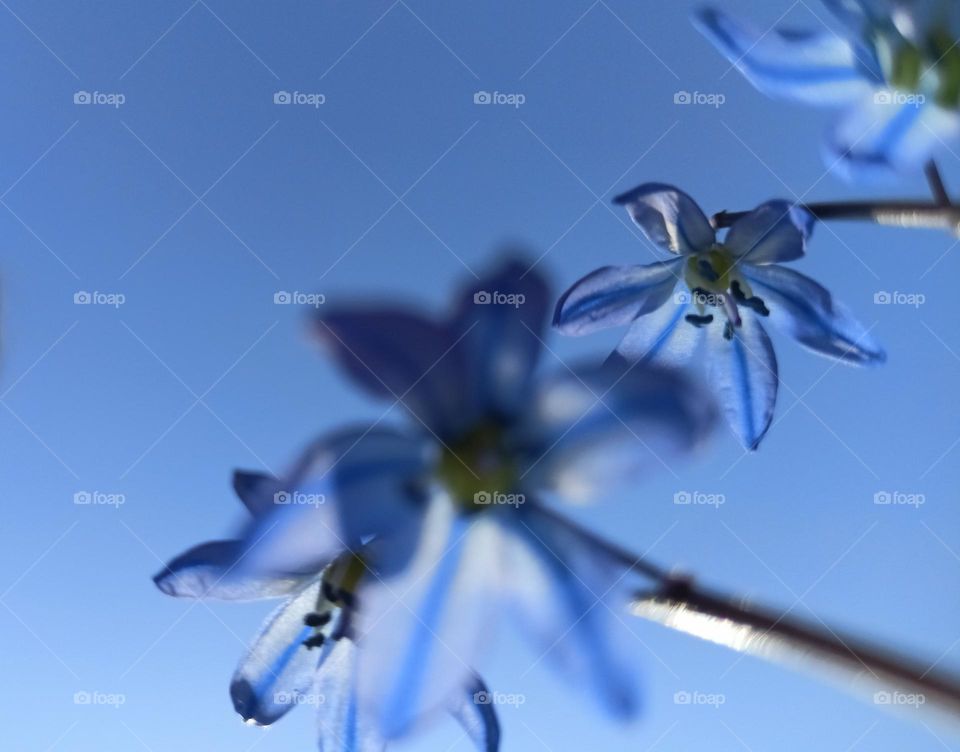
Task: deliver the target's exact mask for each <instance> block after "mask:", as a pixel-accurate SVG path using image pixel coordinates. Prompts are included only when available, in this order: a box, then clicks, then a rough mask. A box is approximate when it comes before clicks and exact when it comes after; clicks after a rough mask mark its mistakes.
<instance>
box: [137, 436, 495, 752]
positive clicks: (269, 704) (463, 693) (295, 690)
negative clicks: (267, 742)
mask: <svg viewBox="0 0 960 752" xmlns="http://www.w3.org/2000/svg"><path fill="white" fill-rule="evenodd" d="M334 443H336V442H334ZM234 488H235V489H236V491H237V494H238V495H239V496H240V498H241V499H242V500H243V502H244V504H245V505H246V506H247V508H248V510H249V511H250V512H251V513H252V514H253V515H254V518H255V520H256V519H257V518H260V517H263V516H264V515H269V514H271V513H272V512H273V510H274V507H275V505H278V504H279V505H282V504H290V503H305V502H304V500H303V499H299V498H298V499H294V498H292V497H289V496H285V494H286V493H287V492H285V491H283V490H281V485H280V483H279V481H278V480H276V479H275V478H272V477H270V476H265V475H260V474H257V473H242V472H238V473H236V474H235V476H234ZM319 501H320V500H319V499H311V501H310V503H319ZM257 527H258V526H257V523H256V522H254V523H253V524H252V525H251V528H257ZM244 545H245V544H244V542H243V541H241V540H223V541H212V542H209V543H204V544H201V545H199V546H196V547H194V548H192V549H190V550H189V551H187V552H185V553H183V554H181V555H180V556H178V557H177V558H176V559H174V560H173V561H171V562H170V563H169V564H168V565H167V566H166V567H165V568H164V570H163V571H162V572H160V573H159V574H158V575H157V576H156V577H155V578H154V581H155V582H156V584H157V586H158V587H159V588H160V589H161V590H162V591H163V592H165V593H167V594H168V595H174V596H180V597H191V598H199V597H204V598H217V599H224V600H250V599H259V598H272V597H285V598H286V601H285V602H284V603H283V604H282V605H281V606H280V607H279V608H277V610H276V611H274V613H273V614H271V615H270V617H269V618H268V619H267V621H266V622H265V623H264V626H263V628H262V629H261V631H260V634H259V635H258V636H257V638H256V640H254V642H253V644H252V646H251V647H250V649H249V650H248V652H247V654H246V655H245V656H244V658H243V660H242V661H241V662H240V665H239V666H238V667H237V671H236V673H235V674H234V677H233V680H232V681H231V683H230V697H231V699H232V700H233V706H234V708H235V709H236V711H237V713H239V714H240V716H241V717H242V718H243V720H244V721H246V722H247V723H251V724H255V725H258V726H268V725H270V724H272V723H274V722H275V721H277V720H279V719H280V718H282V717H283V716H284V715H285V714H286V713H287V712H288V711H290V710H291V709H292V708H294V707H296V706H298V705H308V706H311V707H314V708H315V711H316V714H317V722H318V727H319V740H320V749H321V750H330V752H341V750H343V751H348V752H379V751H380V750H383V748H384V747H385V745H386V742H385V740H384V738H383V737H382V735H381V734H380V733H378V731H377V730H376V728H375V725H374V723H373V722H371V721H370V720H369V719H368V718H367V717H366V716H365V715H364V713H363V712H362V711H361V709H360V707H359V703H358V699H357V688H356V677H357V672H356V666H357V647H356V630H355V628H354V622H355V620H356V595H355V588H356V582H357V578H358V577H360V576H362V574H363V569H364V565H363V560H362V558H361V557H362V556H363V554H362V550H363V549H360V552H358V553H356V554H355V553H352V552H349V551H348V552H345V553H344V554H342V555H340V556H339V557H337V558H336V559H334V560H333V562H332V563H330V564H328V565H327V566H326V567H324V568H323V569H322V570H321V571H320V572H319V573H315V574H313V575H312V576H309V575H299V574H298V575H296V576H292V577H279V578H269V577H257V576H254V577H231V572H230V567H232V566H236V565H237V563H238V561H239V559H238V556H240V555H241V554H240V552H241V551H242V550H243V548H244ZM371 546H375V543H374V544H371ZM459 689H460V691H459V692H456V693H454V694H452V695H450V697H449V698H448V700H447V702H446V709H447V710H448V711H449V712H450V713H451V714H452V715H453V716H454V717H455V718H456V719H457V720H458V721H459V722H460V724H461V726H462V727H463V729H464V730H465V731H466V733H467V734H468V735H469V736H470V738H471V739H472V740H473V741H474V743H475V744H476V746H477V749H479V750H480V751H481V752H496V750H497V749H498V746H499V741H500V726H499V723H498V721H497V716H496V711H495V709H494V707H493V705H492V704H490V703H489V702H486V701H484V698H486V697H489V696H491V695H490V693H489V691H488V690H487V687H486V685H485V684H484V683H483V681H482V680H481V679H480V677H479V676H476V675H475V674H471V675H470V676H467V677H465V679H464V682H463V683H462V685H461V686H460V688H459Z"/></svg>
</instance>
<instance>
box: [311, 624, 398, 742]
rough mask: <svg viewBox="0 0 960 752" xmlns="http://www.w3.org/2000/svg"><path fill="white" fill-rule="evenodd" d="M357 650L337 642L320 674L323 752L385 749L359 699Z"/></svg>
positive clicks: (319, 717) (343, 641) (345, 642)
mask: <svg viewBox="0 0 960 752" xmlns="http://www.w3.org/2000/svg"><path fill="white" fill-rule="evenodd" d="M356 673H357V648H356V646H355V645H354V643H353V642H351V641H350V640H348V639H341V640H338V641H337V642H336V643H335V644H334V645H333V648H332V650H331V652H330V655H329V656H328V657H327V659H326V660H325V661H324V663H323V665H322V666H321V667H320V670H319V672H318V675H317V682H316V694H317V698H318V700H322V701H321V702H320V703H319V705H318V708H317V726H318V732H319V742H320V752H380V751H381V750H383V749H384V748H385V746H386V742H385V741H384V740H383V737H382V736H380V734H378V733H377V731H376V729H375V727H374V725H373V723H372V722H371V720H370V718H369V717H368V716H367V715H366V714H365V713H364V712H363V710H362V708H361V706H360V702H359V698H358V697H357V688H356V680H357V676H356Z"/></svg>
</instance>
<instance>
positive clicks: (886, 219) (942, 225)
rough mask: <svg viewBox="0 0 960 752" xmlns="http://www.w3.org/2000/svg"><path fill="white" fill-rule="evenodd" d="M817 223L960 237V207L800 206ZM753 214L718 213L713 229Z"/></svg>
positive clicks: (878, 203) (870, 203)
mask: <svg viewBox="0 0 960 752" xmlns="http://www.w3.org/2000/svg"><path fill="white" fill-rule="evenodd" d="M799 206H801V207H803V208H804V209H806V210H807V211H808V212H810V213H811V214H812V215H813V216H814V217H816V218H817V219H819V220H821V221H823V222H826V221H829V220H866V221H869V222H876V223H877V224H878V225H888V226H891V227H909V228H914V227H922V228H928V229H933V230H946V231H947V232H949V233H951V234H953V235H957V236H960V206H957V205H950V206H943V205H941V204H939V203H933V202H930V201H836V202H829V201H828V202H820V203H812V204H799ZM749 213H750V212H745V211H742V212H728V211H722V212H717V213H716V214H714V215H713V224H714V227H716V228H717V229H720V228H722V227H730V225H732V224H733V223H734V222H736V221H737V220H738V219H740V218H741V217H745V216H746V215H747V214H749Z"/></svg>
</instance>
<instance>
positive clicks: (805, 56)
mask: <svg viewBox="0 0 960 752" xmlns="http://www.w3.org/2000/svg"><path fill="white" fill-rule="evenodd" d="M694 24H695V25H696V27H697V28H698V29H699V30H700V31H701V32H702V33H703V34H704V36H706V37H707V39H709V40H710V41H711V42H713V44H714V46H715V47H716V48H717V49H718V50H719V51H720V52H721V53H722V54H723V55H724V57H726V58H727V59H728V60H729V61H730V62H731V63H732V64H733V65H735V66H736V67H737V68H738V69H739V70H740V72H741V73H742V74H743V75H744V76H745V77H746V79H747V80H748V81H749V82H750V83H752V84H753V85H754V86H755V87H756V88H757V89H759V90H760V91H762V92H763V93H764V94H767V95H769V96H772V97H782V98H785V99H793V100H797V101H801V102H805V103H808V104H827V105H836V104H845V103H848V102H851V101H853V100H854V99H856V98H857V97H860V96H862V95H863V94H864V93H866V92H868V91H870V90H871V88H872V87H873V86H874V85H876V84H877V83H879V81H880V79H879V78H878V77H877V66H876V61H875V60H874V59H873V58H872V57H866V56H865V55H864V53H863V51H862V50H861V49H859V47H858V46H856V45H854V44H852V43H851V42H849V41H847V40H846V39H844V38H842V37H840V36H838V35H837V34H835V33H834V32H832V31H827V30H822V31H816V32H807V33H801V32H795V31H786V30H782V29H773V30H767V29H762V28H759V27H756V26H752V25H749V24H741V23H740V22H738V21H736V20H734V19H733V18H732V17H730V16H728V15H727V14H726V13H723V12H722V11H720V10H716V9H714V8H706V9H704V10H702V11H700V12H699V13H698V14H697V15H696V16H695V17H694Z"/></svg>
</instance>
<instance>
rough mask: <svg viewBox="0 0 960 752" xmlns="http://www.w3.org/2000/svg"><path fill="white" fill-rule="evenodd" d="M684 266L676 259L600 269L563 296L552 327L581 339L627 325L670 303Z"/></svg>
mask: <svg viewBox="0 0 960 752" xmlns="http://www.w3.org/2000/svg"><path fill="white" fill-rule="evenodd" d="M683 263H684V262H683V260H682V259H676V260H672V261H667V262H661V263H656V264H649V265H647V266H619V267H615V266H607V267H603V268H602V269H597V270H596V271H594V272H592V273H590V274H588V275H587V276H586V277H584V278H583V279H581V280H580V281H579V282H577V283H576V284H574V285H573V286H572V287H571V288H570V289H569V290H567V291H566V292H565V293H564V294H563V296H561V298H560V300H559V301H558V302H557V308H556V312H555V313H554V317H553V325H554V326H555V327H556V328H557V329H559V330H560V331H561V332H562V333H563V334H572V335H578V336H579V335H583V334H589V333H591V332H595V331H597V330H600V329H606V328H609V327H613V326H621V325H624V324H628V323H630V322H631V321H633V320H634V319H635V318H637V317H638V316H643V315H644V314H646V313H648V312H650V311H652V310H654V309H656V308H659V307H660V306H661V305H663V304H664V303H665V302H667V300H669V297H670V293H671V292H672V291H673V289H674V287H675V286H676V284H677V281H678V280H679V279H680V268H681V266H682V264H683Z"/></svg>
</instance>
